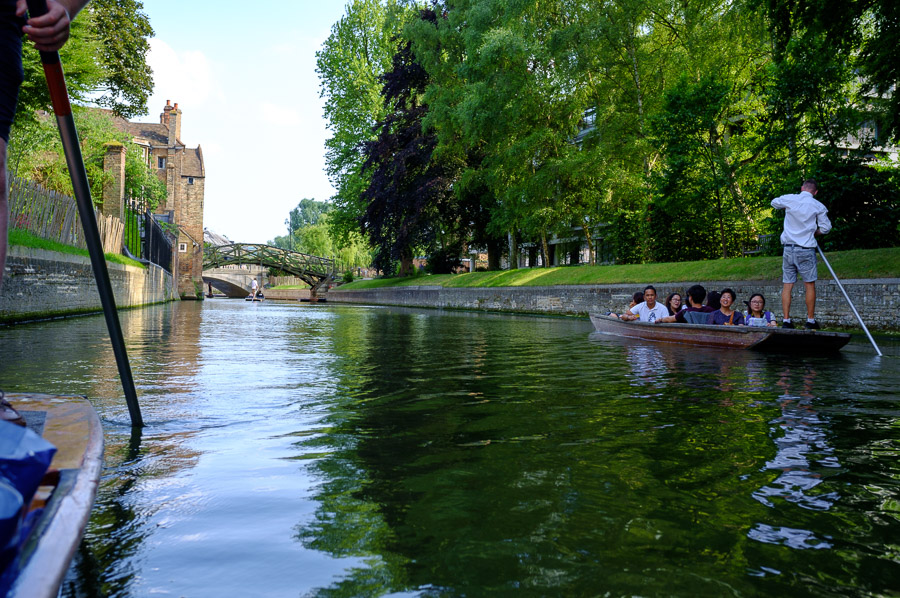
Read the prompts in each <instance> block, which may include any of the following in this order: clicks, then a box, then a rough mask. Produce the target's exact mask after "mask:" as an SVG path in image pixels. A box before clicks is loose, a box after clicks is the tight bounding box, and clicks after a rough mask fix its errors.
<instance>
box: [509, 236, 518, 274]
mask: <svg viewBox="0 0 900 598" xmlns="http://www.w3.org/2000/svg"><path fill="white" fill-rule="evenodd" d="M507 240H508V241H509V269H510V270H515V269H516V268H518V267H519V246H518V244H517V243H516V233H515V232H513V231H510V232H509V233H507Z"/></svg>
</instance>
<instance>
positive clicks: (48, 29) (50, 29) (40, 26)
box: [16, 0, 72, 52]
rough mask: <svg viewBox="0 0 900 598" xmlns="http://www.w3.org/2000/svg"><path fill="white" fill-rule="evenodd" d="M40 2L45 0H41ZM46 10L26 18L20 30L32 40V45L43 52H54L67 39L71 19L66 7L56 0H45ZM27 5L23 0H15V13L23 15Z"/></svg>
mask: <svg viewBox="0 0 900 598" xmlns="http://www.w3.org/2000/svg"><path fill="white" fill-rule="evenodd" d="M41 1H42V2H43V1H45V0H41ZM46 2H47V12H46V13H45V14H43V15H41V16H39V17H32V18H30V19H28V22H27V23H26V25H25V27H23V28H22V31H23V32H24V33H25V34H26V35H27V36H28V39H29V40H31V41H32V42H34V47H35V48H37V49H38V50H41V51H43V52H55V51H56V50H59V49H60V48H62V47H63V46H64V45H65V43H66V41H67V40H68V39H69V25H70V24H71V23H72V19H71V18H70V17H69V11H68V9H67V8H66V7H65V6H63V5H62V4H60V3H59V2H57V1H56V0H46ZM27 9H28V5H27V3H26V1H25V0H16V15H17V16H19V17H24V16H25V11H26V10H27Z"/></svg>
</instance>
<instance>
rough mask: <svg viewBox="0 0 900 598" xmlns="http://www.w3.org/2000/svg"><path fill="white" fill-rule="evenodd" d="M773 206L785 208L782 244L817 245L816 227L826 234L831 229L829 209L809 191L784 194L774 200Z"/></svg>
mask: <svg viewBox="0 0 900 598" xmlns="http://www.w3.org/2000/svg"><path fill="white" fill-rule="evenodd" d="M772 207H773V208H775V209H776V210H785V213H784V232H783V233H781V244H782V245H799V246H801V247H815V246H816V235H815V233H816V229H818V230H820V231H821V232H822V234H823V235H824V234H825V233H827V232H828V231H830V230H831V221H830V220H828V209H827V208H826V207H825V206H824V205H822V203H821V202H820V201H818V200H816V198H814V197H813V196H812V193H810V192H809V191H801V192H800V193H797V194H789V195H782V196H781V197H776V198H775V199H773V200H772Z"/></svg>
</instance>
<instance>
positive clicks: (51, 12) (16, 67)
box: [0, 0, 88, 289]
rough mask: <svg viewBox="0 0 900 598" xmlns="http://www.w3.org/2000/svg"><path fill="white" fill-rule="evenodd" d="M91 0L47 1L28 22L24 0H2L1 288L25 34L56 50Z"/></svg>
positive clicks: (38, 44)
mask: <svg viewBox="0 0 900 598" xmlns="http://www.w3.org/2000/svg"><path fill="white" fill-rule="evenodd" d="M87 3H88V0H47V13H46V14H44V15H42V16H40V17H36V18H32V19H28V21H27V22H26V21H25V18H24V17H25V11H26V9H27V6H26V4H25V0H0V289H2V288H3V273H4V272H6V243H7V239H8V233H9V182H8V181H7V180H6V146H7V144H8V143H9V132H10V128H11V127H12V123H13V117H14V116H15V114H16V102H17V100H18V97H19V87H21V85H22V78H23V71H22V34H23V33H24V34H26V35H27V36H28V39H30V40H31V41H32V42H34V46H35V47H36V48H37V49H38V50H45V51H50V52H52V51H56V50H59V49H60V48H62V47H63V45H64V44H65V43H66V40H68V39H69V25H70V23H71V22H72V19H74V18H75V15H76V14H78V11H80V10H81V9H82V8H83V7H84V5H85V4H87Z"/></svg>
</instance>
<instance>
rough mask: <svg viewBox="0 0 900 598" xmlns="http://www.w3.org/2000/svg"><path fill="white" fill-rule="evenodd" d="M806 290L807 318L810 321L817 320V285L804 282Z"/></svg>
mask: <svg viewBox="0 0 900 598" xmlns="http://www.w3.org/2000/svg"><path fill="white" fill-rule="evenodd" d="M803 284H804V286H805V289H806V317H807V318H809V319H810V320H815V319H816V283H815V282H804V283H803Z"/></svg>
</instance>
